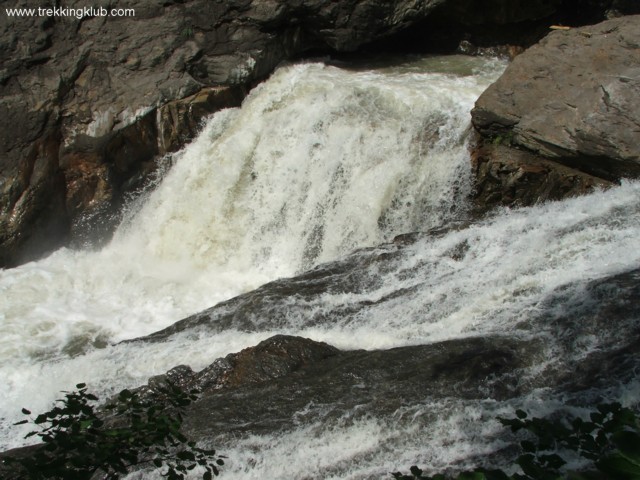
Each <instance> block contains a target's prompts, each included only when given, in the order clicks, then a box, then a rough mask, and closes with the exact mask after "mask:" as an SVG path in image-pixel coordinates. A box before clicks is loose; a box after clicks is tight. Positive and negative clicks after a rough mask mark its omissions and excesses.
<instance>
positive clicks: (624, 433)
mask: <svg viewBox="0 0 640 480" xmlns="http://www.w3.org/2000/svg"><path fill="white" fill-rule="evenodd" d="M499 420H500V422H501V423H502V424H503V425H505V426H508V427H510V428H511V430H512V431H513V432H517V431H520V430H524V431H528V432H529V433H530V434H531V435H530V439H527V440H523V441H521V442H520V448H521V451H522V452H521V455H520V456H519V457H518V459H517V460H516V464H517V465H518V466H519V467H520V470H521V472H522V473H514V474H513V475H507V474H506V473H505V472H504V471H503V470H487V469H483V468H478V469H476V470H474V471H472V472H463V473H460V474H458V475H457V476H455V477H451V476H446V475H443V474H436V475H433V476H429V475H426V474H424V472H423V471H422V470H421V469H419V468H418V467H416V466H413V467H411V469H410V472H411V473H410V474H409V475H406V474H402V473H400V472H396V473H392V475H393V477H394V478H395V479H396V480H416V479H420V480H448V479H456V480H562V479H566V480H589V479H615V480H640V422H639V420H638V418H637V416H636V415H635V413H634V412H633V411H631V410H630V409H628V408H623V407H622V406H621V405H620V404H619V403H612V404H601V405H598V407H597V410H596V411H594V412H592V413H591V414H590V417H589V421H585V420H583V419H581V418H577V417H569V418H566V419H565V420H564V421H562V422H559V421H552V420H548V419H542V418H531V419H529V418H528V415H527V413H526V412H524V411H522V410H516V417H515V418H512V419H504V418H500V419H499ZM562 452H567V453H568V452H574V453H575V454H578V455H579V456H580V457H582V458H584V459H586V460H587V461H588V466H587V467H586V468H584V470H582V471H580V472H566V471H563V467H564V466H565V465H566V461H565V459H564V458H562V456H561V455H560V454H561V453H562Z"/></svg>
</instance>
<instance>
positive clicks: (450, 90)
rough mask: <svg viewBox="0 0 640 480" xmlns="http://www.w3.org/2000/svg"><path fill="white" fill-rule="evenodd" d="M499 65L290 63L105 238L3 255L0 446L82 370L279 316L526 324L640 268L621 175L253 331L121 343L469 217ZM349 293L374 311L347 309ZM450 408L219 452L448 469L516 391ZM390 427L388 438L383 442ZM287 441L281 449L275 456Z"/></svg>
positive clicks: (150, 359)
mask: <svg viewBox="0 0 640 480" xmlns="http://www.w3.org/2000/svg"><path fill="white" fill-rule="evenodd" d="M504 66H505V65H504V63H502V62H500V61H497V60H493V59H482V58H468V57H445V58H438V57H435V58H422V59H412V60H405V61H402V62H395V63H394V64H393V65H387V66H383V67H380V68H375V69H372V68H364V67H362V68H338V67H336V66H328V65H323V64H320V63H305V64H299V65H291V66H286V67H282V68H280V69H279V70H278V71H276V72H275V73H274V74H273V75H272V77H271V78H270V79H269V80H268V81H266V82H264V83H263V84H261V85H260V86H258V87H257V88H256V89H255V90H254V91H252V92H251V94H250V95H249V96H248V97H247V99H246V100H245V101H244V103H243V105H242V107H241V108H239V109H230V110H224V111H221V112H218V113H217V114H215V115H214V116H212V117H211V118H210V119H209V120H208V121H207V123H206V124H205V125H204V126H203V130H202V133H201V134H200V136H199V137H198V138H197V139H196V140H194V141H193V142H192V143H191V144H190V145H188V146H187V147H186V148H185V149H184V150H183V151H181V152H180V153H178V154H177V155H176V156H175V157H174V158H173V163H174V164H173V166H172V168H171V169H170V171H169V172H168V173H167V174H166V175H165V176H164V178H162V179H161V182H160V183H159V184H158V186H157V188H155V189H154V190H153V191H152V192H151V193H149V194H148V195H145V197H144V198H141V199H139V200H138V201H137V202H136V203H135V204H133V205H131V206H130V211H129V214H128V216H127V218H126V219H125V221H124V222H123V224H122V225H121V226H120V228H119V229H118V231H117V232H116V234H115V236H114V239H113V240H112V241H111V243H110V244H109V245H107V246H106V247H104V248H103V249H101V250H99V251H71V250H68V249H62V250H60V251H58V252H56V253H54V254H53V255H51V256H50V257H48V258H46V259H43V260H41V261H38V262H33V263H30V264H27V265H23V266H21V267H18V268H15V269H11V270H3V271H0V296H1V297H0V298H1V299H2V303H1V305H0V378H1V379H2V382H0V398H2V399H3V402H2V404H1V405H0V448H8V447H13V446H18V445H22V444H23V439H22V434H23V433H24V429H23V430H19V429H16V428H14V427H12V426H11V423H12V422H14V421H16V420H18V419H20V417H21V415H20V409H21V408H22V407H29V408H30V409H31V410H34V411H42V410H44V409H46V408H47V407H48V406H49V405H50V403H51V402H52V401H53V400H54V399H55V398H58V396H59V393H58V392H59V391H60V390H65V389H70V388H72V386H73V385H74V384H76V383H78V382H87V383H89V385H90V386H91V387H92V390H93V391H95V392H96V393H98V395H100V396H101V397H104V396H106V395H109V394H111V393H113V392H116V391H118V390H120V389H122V388H125V387H134V386H137V385H140V384H142V383H145V382H146V380H147V379H148V377H150V376H152V375H156V374H159V373H162V372H164V371H166V370H168V369H170V368H172V367H174V366H175V365H178V364H188V365H190V366H191V367H192V368H193V369H194V370H197V369H200V368H203V367H205V366H206V365H208V364H209V363H211V362H212V361H213V360H214V359H215V358H217V357H220V356H223V355H226V354H228V353H231V352H236V351H239V350H240V349H242V348H245V347H247V346H250V345H255V344H256V343H258V342H259V341H261V340H263V339H265V338H268V337H269V336H271V335H273V334H276V333H289V334H296V335H303V336H307V337H310V338H312V339H315V340H323V341H327V342H329V343H331V344H333V345H336V346H338V347H340V348H346V349H354V348H364V349H374V348H389V347H394V346H402V345H411V344H420V343H430V342H436V341H440V340H446V339H452V338H461V337H465V336H475V335H483V334H487V333H492V334H493V333H500V334H514V335H527V328H526V325H525V326H523V323H522V321H523V320H524V319H526V318H527V317H528V316H530V315H532V314H534V313H535V312H536V309H538V308H539V306H540V304H541V302H543V301H544V300H545V299H546V298H548V296H549V295H550V294H551V293H552V292H553V291H554V290H555V289H557V288H559V287H561V286H563V285H571V284H572V283H575V282H584V281H586V280H589V279H598V278H603V277H605V276H607V275H611V274H615V273H618V272H623V271H625V270H629V269H632V268H637V267H639V266H640V249H638V248H637V238H638V235H639V234H640V184H638V183H633V182H627V183H624V184H622V185H621V186H619V187H616V188H612V189H610V190H608V191H606V192H595V193H594V194H592V195H589V196H585V197H582V198H578V199H572V200H566V201H563V202H557V203H551V204H548V205H541V206H537V207H533V208H527V209H519V210H513V211H510V210H504V211H498V212H496V213H495V214H494V215H493V216H492V217H491V218H488V219H485V220H483V221H481V222H476V223H474V224H471V225H470V226H468V227H465V228H462V227H459V228H455V229H452V230H450V231H449V232H448V233H445V234H442V235H440V236H436V237H427V238H425V239H422V240H419V241H417V242H416V243H414V244H412V245H409V246H407V247H406V248H405V249H404V250H403V251H402V254H401V255H399V256H398V258H397V260H396V261H395V263H394V264H393V268H391V269H389V268H386V269H382V270H381V269H380V268H379V266H376V264H372V265H371V266H370V268H369V269H368V270H367V269H365V271H364V272H363V277H362V279H361V280H360V284H361V285H364V286H363V287H362V288H361V289H356V290H353V291H335V292H328V293H327V294H325V295H322V296H320V297H316V298H313V299H311V300H309V301H306V300H305V301H300V300H299V299H296V298H295V296H292V297H291V299H290V300H288V302H289V304H287V305H286V308H283V309H282V310H281V311H280V313H281V315H279V316H278V318H265V317H261V318H260V319H257V320H256V321H255V322H253V325H254V326H253V327H252V328H250V329H247V328H243V327H241V326H239V325H233V324H231V325H229V326H227V327H225V328H220V329H214V331H213V332H208V331H206V330H198V331H191V332H184V333H183V334H178V335H175V336H173V337H172V338H171V339H170V340H168V341H166V342H163V343H147V344H117V342H119V341H121V340H125V339H130V338H135V337H138V336H141V335H146V334H149V333H152V332H154V331H157V330H159V329H162V328H164V327H167V326H168V325H170V324H172V323H173V322H175V321H177V320H179V319H181V318H184V317H186V316H188V315H190V314H193V313H195V312H198V311H201V310H203V309H205V308H208V307H211V306H212V305H214V304H216V303H218V302H220V301H223V300H226V299H229V298H231V297H234V296H235V295H238V294H241V293H244V292H248V291H250V290H252V289H255V288H257V287H259V286H261V285H263V284H265V283H266V282H269V281H272V280H275V279H278V278H282V277H289V276H293V275H296V274H299V273H302V272H304V271H306V270H307V269H309V268H313V267H314V266H316V265H321V264H322V263H323V262H329V261H333V260H336V259H341V258H348V256H349V254H350V253H351V252H353V251H354V250H356V249H358V248H362V247H375V246H377V245H379V244H383V243H384V242H389V241H391V240H392V239H393V238H394V237H395V236H396V235H398V234H402V233H406V232H413V231H419V230H422V231H426V230H429V229H432V228H436V227H447V226H450V225H452V224H458V223H459V222H460V221H462V220H466V218H467V202H466V198H467V196H468V195H469V194H470V191H471V190H470V189H471V172H470V165H469V154H468V145H467V142H468V139H469V133H470V126H469V125H470V115H469V111H470V110H471V108H472V106H473V103H474V101H475V100H476V99H477V97H478V96H479V95H480V93H482V91H483V90H484V89H485V88H486V87H487V86H488V85H489V84H490V83H491V82H493V81H494V80H495V79H496V78H497V77H498V75H499V74H500V73H501V71H502V70H503V69H504ZM379 248H381V249H383V250H384V249H385V248H395V247H389V246H386V247H385V246H382V247H379ZM458 251H460V252H462V254H459V255H458V254H454V253H455V252H458ZM452 252H454V253H452ZM353 255H356V256H357V255H359V253H355V254H353ZM576 288H579V287H576ZM399 291H402V292H406V294H404V293H403V295H402V296H397V295H395V294H394V292H399ZM356 303H357V304H363V305H370V306H369V307H367V308H363V309H359V310H357V312H356V313H354V314H352V315H348V314H344V315H343V314H337V313H336V312H338V313H340V312H344V311H345V310H349V308H348V306H349V305H350V304H356ZM327 319H329V321H327ZM597 343H598V342H597V339H596V340H594V341H593V343H592V344H588V342H587V343H585V345H584V350H585V351H587V350H589V349H593V348H598V344H597ZM523 401H525V403H526V401H531V402H533V403H535V399H531V400H526V399H525V400H523ZM452 402H453V401H452ZM453 403H455V405H456V407H455V408H456V409H457V410H455V409H454V410H455V411H454V413H453V414H451V415H450V416H448V417H446V418H441V419H438V420H437V421H432V422H431V423H430V425H431V426H430V427H429V428H427V429H426V430H425V428H424V425H423V424H421V423H420V424H415V425H414V424H412V423H411V422H410V421H409V420H408V419H411V418H414V419H415V418H421V417H422V416H426V417H428V416H429V415H435V412H437V411H439V409H441V408H442V406H441V405H424V406H422V407H411V408H408V409H407V411H406V412H400V411H399V412H398V416H399V418H402V419H403V420H402V422H401V423H402V425H403V429H404V430H403V431H404V432H405V433H406V435H407V436H406V438H403V439H398V433H397V432H395V431H394V426H393V422H392V421H390V420H389V419H377V418H369V419H363V420H358V422H355V423H349V422H346V423H345V425H344V426H343V427H340V426H333V427H332V429H331V431H328V430H326V429H323V427H322V425H320V424H304V425H302V424H301V425H300V426H299V428H298V429H297V430H295V431H293V432H289V433H286V434H282V435H279V436H276V437H269V436H266V437H251V438H246V439H242V440H241V441H239V443H238V445H236V446H233V447H229V449H230V450H229V451H228V452H225V453H226V454H227V455H230V456H231V455H234V456H235V460H232V461H231V462H230V468H231V473H230V475H231V477H230V478H234V476H233V475H234V474H233V472H235V474H236V475H237V477H236V478H239V477H240V476H242V478H288V477H296V476H299V475H300V473H301V472H306V470H301V469H302V468H303V467H302V466H301V465H302V464H304V463H305V462H310V464H309V465H307V466H308V468H310V469H311V471H312V472H323V473H322V474H321V475H322V478H368V477H367V475H369V474H372V473H371V472H377V473H379V472H381V471H383V472H384V471H389V470H390V469H392V468H393V465H392V459H396V460H397V461H400V462H404V463H405V464H406V465H409V464H412V463H416V459H421V460H424V461H430V462H432V463H433V464H435V465H447V464H449V463H451V462H454V461H456V459H458V460H459V459H460V458H464V454H465V449H468V450H469V451H471V450H473V452H475V453H474V454H476V455H477V454H481V452H482V449H480V450H478V448H479V447H478V443H479V440H478V439H479V438H485V437H486V436H487V435H489V434H490V433H491V432H490V431H491V430H492V429H494V430H495V429H497V428H499V427H498V425H497V424H496V423H495V422H494V423H491V422H488V423H484V424H478V425H475V426H474V425H472V424H473V421H474V419H475V420H479V419H487V418H493V417H494V416H495V414H496V413H505V412H506V409H507V406H505V405H496V404H491V402H487V404H484V405H483V404H479V405H478V404H474V405H471V404H465V403H464V402H457V403H456V402H453ZM447 408H448V407H447ZM459 423H461V424H465V425H466V426H465V427H464V428H463V427H462V426H460V425H459ZM412 425H414V426H413V427H412ZM418 425H422V426H420V427H419V426H418ZM481 425H484V426H481ZM412 428H413V430H412ZM412 432H413V433H412ZM465 432H466V433H465ZM469 432H472V433H469ZM435 434H437V435H440V437H438V438H441V440H442V441H441V442H440V443H438V445H439V446H437V445H435V444H434V445H432V447H433V448H432V449H431V453H430V454H429V455H431V456H430V457H429V458H426V457H425V455H426V454H424V453H422V454H421V453H420V452H424V451H425V447H424V446H425V441H427V439H428V438H431V436H433V435H435ZM465 436H470V439H469V440H468V442H467V443H465V442H464V441H462V440H461V438H463V437H465ZM391 439H395V440H393V441H391ZM482 441H483V440H482ZM482 441H480V443H482ZM414 442H415V444H414ZM455 442H458V443H457V446H456V447H454V446H453V443H455ZM496 442H497V443H491V442H487V443H486V444H485V446H484V447H482V448H486V449H487V450H489V449H491V448H493V449H495V448H497V447H499V441H498V440H496ZM390 443H392V444H393V445H394V447H393V448H394V449H395V450H392V451H390V452H387V456H384V455H382V456H381V455H380V454H379V452H380V451H384V445H385V444H390ZM256 452H261V453H260V454H258V453H256ZM305 452H306V453H305ZM372 452H378V453H372ZM287 455H288V456H289V458H292V459H293V460H292V461H291V462H288V463H287V464H286V465H282V464H281V463H280V462H277V461H275V462H269V458H271V459H277V458H282V457H285V456H287ZM427 456H428V455H427ZM331 462H333V463H331ZM341 465H342V466H341ZM401 466H402V465H401ZM304 468H307V467H304ZM314 468H315V469H316V470H313V469H314ZM278 469H279V470H278ZM385 469H387V470H385ZM331 472H334V473H331ZM367 472H369V473H367ZM377 473H376V474H377ZM318 475H320V473H318ZM332 475H334V476H332Z"/></svg>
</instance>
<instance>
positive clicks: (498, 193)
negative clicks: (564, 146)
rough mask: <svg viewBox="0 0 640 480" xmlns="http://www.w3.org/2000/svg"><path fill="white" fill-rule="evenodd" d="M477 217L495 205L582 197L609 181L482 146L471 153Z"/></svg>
mask: <svg viewBox="0 0 640 480" xmlns="http://www.w3.org/2000/svg"><path fill="white" fill-rule="evenodd" d="M472 166H473V171H474V181H475V188H474V194H473V204H474V207H475V213H476V214H483V213H485V212H487V211H488V210H490V209H491V208H494V207H496V206H502V207H523V206H531V205H534V204H536V203H541V202H545V201H549V200H561V199H563V198H567V197H575V196H578V195H584V194H586V193H589V192H591V191H593V190H594V189H595V188H607V187H609V186H611V185H612V182H609V181H607V180H604V179H602V178H598V177H594V176H592V175H589V174H587V173H584V172H581V171H580V170H576V169H573V168H569V167H566V166H564V165H562V164H559V163H556V162H553V161H550V160H547V159H544V158H541V157H539V156H537V155H534V154H532V153H529V152H527V151H524V150H517V149H515V148H510V147H508V146H504V145H493V144H487V145H484V146H482V147H480V148H478V149H476V150H475V151H473V154H472Z"/></svg>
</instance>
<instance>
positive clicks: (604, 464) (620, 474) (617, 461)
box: [596, 453, 640, 480]
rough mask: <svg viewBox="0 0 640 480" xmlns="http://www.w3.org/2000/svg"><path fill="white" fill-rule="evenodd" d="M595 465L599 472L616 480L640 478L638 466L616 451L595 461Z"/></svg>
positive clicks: (636, 479) (635, 479)
mask: <svg viewBox="0 0 640 480" xmlns="http://www.w3.org/2000/svg"><path fill="white" fill-rule="evenodd" d="M596 467H598V470H600V471H601V472H603V473H605V474H607V475H610V476H611V477H612V478H616V479H618V480H639V479H640V467H639V466H638V465H636V464H635V463H632V462H630V461H629V460H628V459H627V458H625V457H623V456H622V455H620V454H618V453H613V454H611V455H610V456H608V457H606V458H604V459H602V460H600V461H599V462H596Z"/></svg>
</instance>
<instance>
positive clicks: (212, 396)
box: [184, 338, 539, 439]
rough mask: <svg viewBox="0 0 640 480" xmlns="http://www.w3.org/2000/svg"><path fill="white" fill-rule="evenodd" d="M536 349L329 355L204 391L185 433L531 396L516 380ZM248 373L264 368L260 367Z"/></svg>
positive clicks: (474, 344)
mask: <svg viewBox="0 0 640 480" xmlns="http://www.w3.org/2000/svg"><path fill="white" fill-rule="evenodd" d="M290 341H293V339H292V340H290ZM307 342H310V341H309V340H307ZM312 343H313V342H312ZM537 348H539V345H535V342H534V344H528V343H527V342H520V341H513V340H509V339H502V338H490V339H489V338H474V339H465V340H454V341H450V342H442V343H438V344H435V345H420V346H413V347H401V348H394V349H390V350H378V351H363V350H358V351H342V352H338V351H336V352H331V355H328V356H325V357H324V358H317V359H316V361H315V362H309V363H308V364H307V365H305V367H304V368H300V369H296V370H295V371H292V372H290V373H288V374H287V375H281V376H278V377H275V378H273V379H270V380H269V381H268V382H266V381H265V382H261V383H257V382H253V381H251V377H248V378H247V380H249V381H247V382H240V383H236V384H233V385H229V386H227V387H226V388H223V389H218V390H208V391H204V392H203V394H202V395H201V396H200V398H199V399H198V400H197V401H196V402H195V403H194V404H193V405H192V406H191V407H190V408H189V410H188V413H187V415H186V417H185V423H184V431H185V432H186V434H187V435H188V436H190V437H191V438H195V439H210V438H211V437H212V435H216V434H223V435H229V436H235V435H238V434H239V433H245V434H246V433H251V434H260V433H272V432H275V431H278V430H281V429H287V428H289V427H290V426H291V425H293V424H295V423H298V424H299V423H302V422H304V423H307V422H309V423H313V422H315V421H319V420H322V421H323V422H333V421H335V420H336V419H338V418H341V417H342V418H344V417H345V416H350V417H351V416H352V418H353V419H356V418H365V417H366V416H367V415H375V416H376V417H378V418H380V417H382V418H384V417H387V416H391V415H393V414H394V412H397V411H398V409H401V408H402V407H403V406H407V405H410V404H412V403H413V402H412V399H414V401H418V399H420V400H423V399H425V398H431V399H433V400H434V401H435V400H436V399H444V398H447V397H450V396H455V397H457V398H465V399H480V398H482V399H484V398H494V399H504V398H510V397H512V396H515V395H517V394H518V393H522V391H523V389H524V390H526V389H527V387H526V386H523V384H522V383H521V382H519V381H518V378H517V374H516V375H514V373H515V372H518V371H520V370H521V369H522V368H523V367H524V366H525V365H527V364H528V362H530V361H531V359H532V358H534V357H535V353H534V352H535V351H536V349H537ZM256 360H258V359H256ZM251 368H252V369H253V370H260V369H261V368H262V367H261V364H260V363H258V364H257V365H252V367H251Z"/></svg>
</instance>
